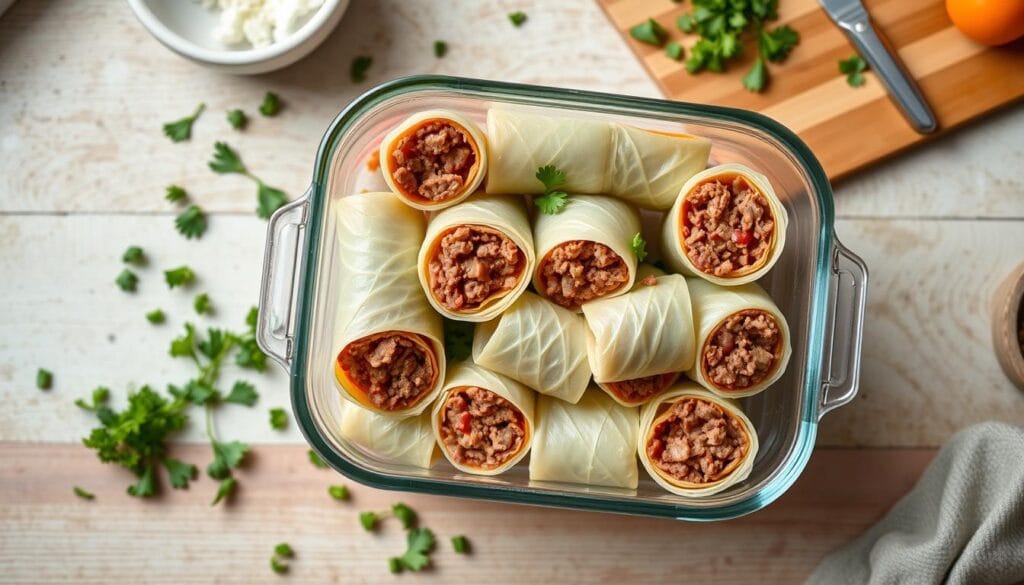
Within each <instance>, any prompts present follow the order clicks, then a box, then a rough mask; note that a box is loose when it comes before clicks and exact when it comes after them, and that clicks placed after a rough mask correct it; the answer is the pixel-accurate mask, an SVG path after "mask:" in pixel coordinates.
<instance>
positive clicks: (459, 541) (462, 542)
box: [452, 534, 469, 555]
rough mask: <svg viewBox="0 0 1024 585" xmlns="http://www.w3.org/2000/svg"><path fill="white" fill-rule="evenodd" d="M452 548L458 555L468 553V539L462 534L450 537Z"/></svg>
mask: <svg viewBox="0 0 1024 585" xmlns="http://www.w3.org/2000/svg"><path fill="white" fill-rule="evenodd" d="M452 549H454V550H455V552H456V553H458V554H460V555H464V554H469V541H468V540H466V537H465V536H463V535H461V534H460V535H458V536H453V537H452Z"/></svg>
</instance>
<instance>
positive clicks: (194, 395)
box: [172, 380, 220, 406]
mask: <svg viewBox="0 0 1024 585" xmlns="http://www.w3.org/2000/svg"><path fill="white" fill-rule="evenodd" d="M172 394H175V395H176V396H183V397H184V398H185V399H186V400H188V401H189V402H191V403H192V404H195V405H196V406H203V405H205V404H206V403H207V402H217V401H219V400H220V392H217V390H216V389H214V388H212V387H211V386H210V385H209V384H206V383H205V382H201V381H199V380H189V382H188V384H186V385H185V390H184V391H183V392H181V393H180V394H179V393H174V392H172Z"/></svg>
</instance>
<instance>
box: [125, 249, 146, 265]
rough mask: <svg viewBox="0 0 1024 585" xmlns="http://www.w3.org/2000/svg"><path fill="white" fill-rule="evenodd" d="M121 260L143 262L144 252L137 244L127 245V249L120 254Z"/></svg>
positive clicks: (144, 258)
mask: <svg viewBox="0 0 1024 585" xmlns="http://www.w3.org/2000/svg"><path fill="white" fill-rule="evenodd" d="M121 261H122V262H127V263H129V264H144V263H145V262H146V254H145V253H144V252H143V251H142V248H140V247H138V246H128V249H127V250H125V251H124V254H122V255H121Z"/></svg>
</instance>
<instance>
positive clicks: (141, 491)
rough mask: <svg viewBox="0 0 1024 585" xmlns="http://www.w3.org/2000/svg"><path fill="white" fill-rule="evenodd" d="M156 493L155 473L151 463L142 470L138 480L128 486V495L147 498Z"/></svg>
mask: <svg viewBox="0 0 1024 585" xmlns="http://www.w3.org/2000/svg"><path fill="white" fill-rule="evenodd" d="M155 493H156V474H155V472H154V470H153V465H152V464H150V465H147V466H146V468H145V469H144V470H143V472H142V475H140V476H139V481H138V482H136V483H135V485H130V486H128V495H129V496H135V497H137V498H148V497H149V496H152V495H153V494H155Z"/></svg>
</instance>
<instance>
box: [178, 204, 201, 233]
mask: <svg viewBox="0 0 1024 585" xmlns="http://www.w3.org/2000/svg"><path fill="white" fill-rule="evenodd" d="M174 225H175V227H177V228H178V233H180V234H181V235H183V236H185V238H186V239H189V240H191V239H192V238H197V239H198V238H201V237H203V234H204V233H206V215H205V214H204V213H203V210H202V209H200V207H199V206H198V205H194V204H193V205H189V206H188V209H186V210H185V211H183V212H182V213H181V215H179V216H178V217H176V218H174Z"/></svg>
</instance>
